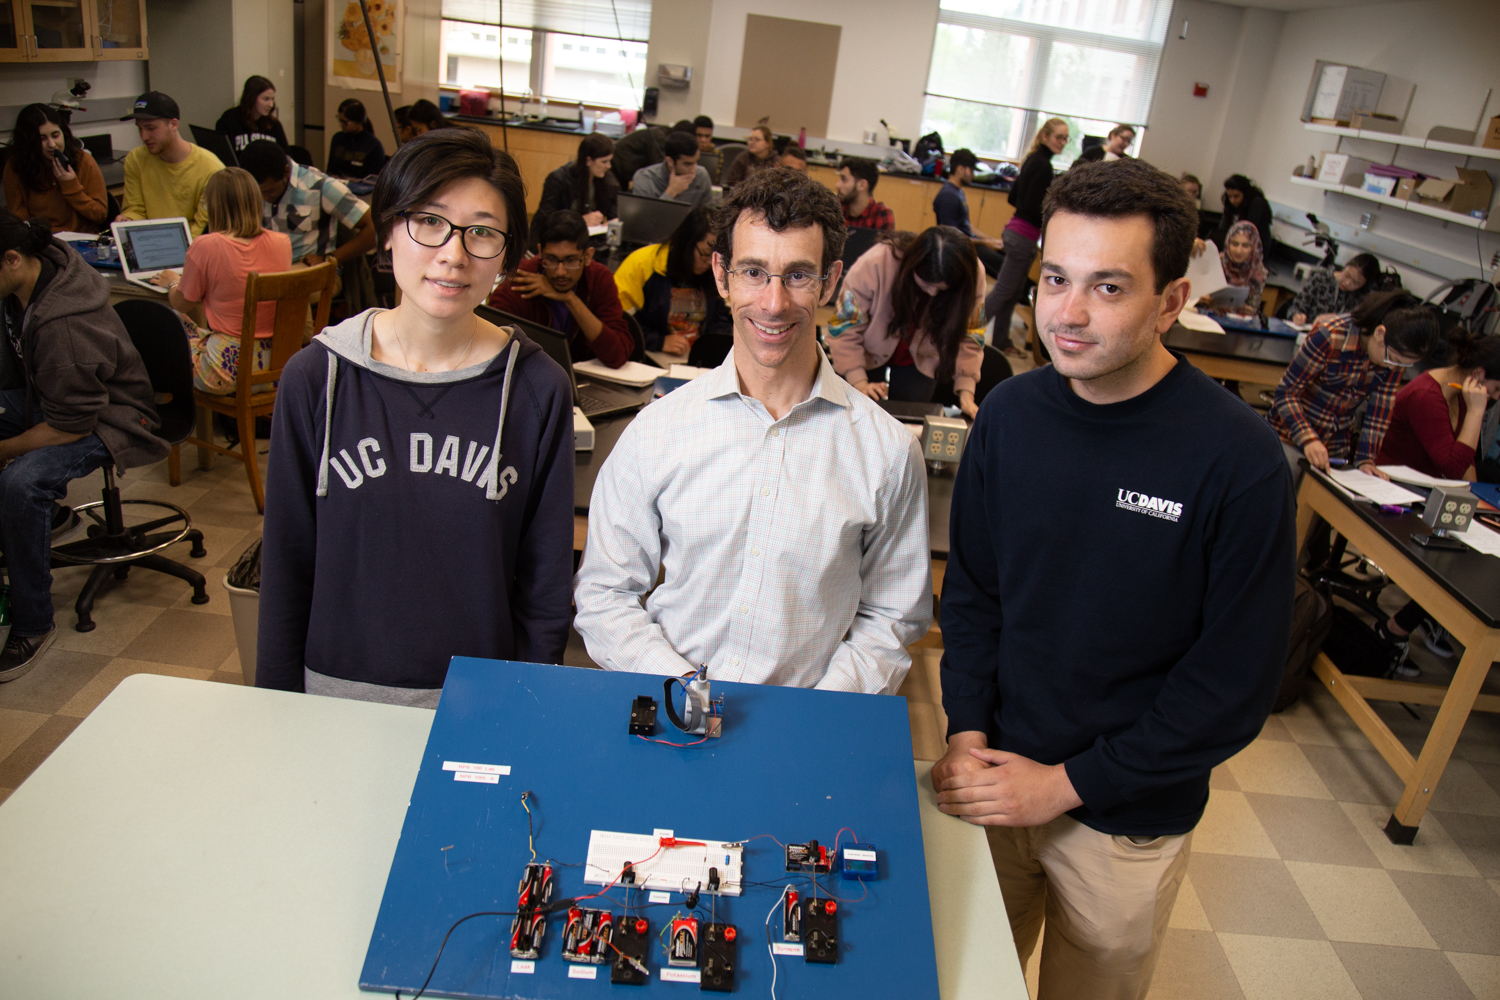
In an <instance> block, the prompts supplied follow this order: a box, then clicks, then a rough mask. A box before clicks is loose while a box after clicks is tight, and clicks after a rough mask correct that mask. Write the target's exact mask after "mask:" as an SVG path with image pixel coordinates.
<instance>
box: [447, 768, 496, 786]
mask: <svg viewBox="0 0 1500 1000" xmlns="http://www.w3.org/2000/svg"><path fill="white" fill-rule="evenodd" d="M453 780H454V781H475V782H478V783H479V784H482V785H498V784H500V775H498V774H478V773H476V772H474V771H454V772H453Z"/></svg>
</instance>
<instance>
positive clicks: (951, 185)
mask: <svg viewBox="0 0 1500 1000" xmlns="http://www.w3.org/2000/svg"><path fill="white" fill-rule="evenodd" d="M978 164H979V158H978V157H977V156H975V155H974V154H973V153H972V152H970V151H969V150H967V149H958V150H954V152H953V155H952V156H950V157H949V158H948V179H947V180H946V181H944V182H943V184H942V185H941V186H940V187H939V188H938V193H937V197H935V198H933V199H932V214H933V215H934V216H936V218H937V224H938V225H940V226H952V227H953V228H954V229H957V230H959V231H961V232H962V233H964V235H966V236H968V237H969V238H970V239H971V240H973V241H974V250H975V252H976V253H978V254H979V263H981V264H983V265H984V273H985V274H988V275H989V276H990V277H992V278H993V277H995V276H996V275H997V274H999V273H1000V266H1001V264H1002V263H1003V262H1004V258H1003V256H1002V254H1003V252H1004V250H1005V244H1003V243H1001V242H1000V241H999V240H997V239H995V238H994V237H991V236H986V235H985V234H984V233H981V232H980V231H979V230H977V229H975V228H974V227H973V226H971V225H969V201H968V199H967V198H965V197H964V193H963V190H962V188H963V187H964V186H965V185H967V184H968V183H970V182H971V181H972V180H974V168H975V167H976V166H978Z"/></svg>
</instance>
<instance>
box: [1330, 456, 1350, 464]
mask: <svg viewBox="0 0 1500 1000" xmlns="http://www.w3.org/2000/svg"><path fill="white" fill-rule="evenodd" d="M1328 464H1329V465H1348V464H1349V460H1348V459H1347V458H1330V459H1329V460H1328Z"/></svg>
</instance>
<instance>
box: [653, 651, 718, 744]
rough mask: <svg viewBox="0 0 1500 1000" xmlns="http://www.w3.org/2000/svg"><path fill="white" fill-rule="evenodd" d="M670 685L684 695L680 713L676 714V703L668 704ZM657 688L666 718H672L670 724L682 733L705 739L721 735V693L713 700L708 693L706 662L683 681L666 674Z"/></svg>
mask: <svg viewBox="0 0 1500 1000" xmlns="http://www.w3.org/2000/svg"><path fill="white" fill-rule="evenodd" d="M673 684H676V685H677V686H679V687H681V688H682V690H683V694H684V695H686V699H685V701H684V702H683V707H682V715H681V716H679V715H678V714H677V706H676V705H674V704H673V703H672V685H673ZM661 689H662V698H663V700H665V701H666V709H667V718H669V719H671V720H672V725H674V726H676V727H677V728H678V729H680V730H682V731H683V732H685V733H691V734H693V735H697V736H702V737H704V738H705V739H707V738H708V737H710V736H720V735H723V732H724V696H723V695H720V696H719V697H718V699H717V700H715V699H713V698H712V697H711V696H710V695H709V689H708V664H706V663H705V664H703V665H702V666H700V667H699V668H698V672H697V673H696V674H694V675H693V676H692V677H691V678H690V679H688V680H683V679H682V678H681V677H668V678H667V679H666V681H665V682H663V684H662V686H661Z"/></svg>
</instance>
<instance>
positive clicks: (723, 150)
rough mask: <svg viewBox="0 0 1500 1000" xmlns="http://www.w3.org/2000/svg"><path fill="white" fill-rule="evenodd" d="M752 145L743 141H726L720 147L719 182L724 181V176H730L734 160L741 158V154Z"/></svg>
mask: <svg viewBox="0 0 1500 1000" xmlns="http://www.w3.org/2000/svg"><path fill="white" fill-rule="evenodd" d="M749 148H750V147H749V146H747V145H745V144H744V143H743V142H726V143H725V144H724V145H722V146H720V147H719V183H720V184H723V183H724V178H726V177H728V176H729V168H730V167H732V166H734V161H735V160H738V159H739V158H740V154H741V153H743V152H744V151H745V150H747V149H749Z"/></svg>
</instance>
